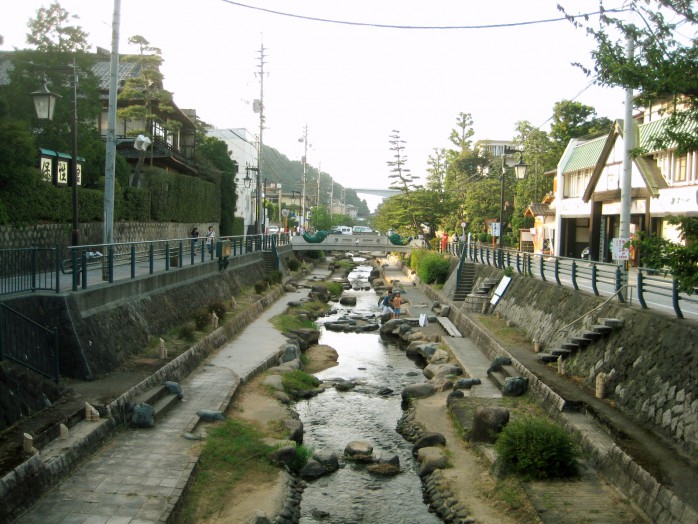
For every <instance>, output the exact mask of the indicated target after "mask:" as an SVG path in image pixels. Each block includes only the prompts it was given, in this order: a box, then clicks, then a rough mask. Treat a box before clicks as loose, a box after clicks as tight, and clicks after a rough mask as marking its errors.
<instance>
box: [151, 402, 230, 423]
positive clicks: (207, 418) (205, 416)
mask: <svg viewBox="0 0 698 524" xmlns="http://www.w3.org/2000/svg"><path fill="white" fill-rule="evenodd" d="M147 405H148V404H139V406H147ZM196 414H197V415H199V419H201V420H203V421H204V422H216V421H220V420H225V415H223V412H222V411H215V410H212V409H201V410H199V411H197V412H196Z"/></svg>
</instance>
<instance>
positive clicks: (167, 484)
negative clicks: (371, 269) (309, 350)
mask: <svg viewBox="0 0 698 524" xmlns="http://www.w3.org/2000/svg"><path fill="white" fill-rule="evenodd" d="M313 275H322V276H324V275H325V272H318V271H316V272H314V273H312V274H311V275H310V276H311V277H312V276H313ZM306 294H307V290H304V289H301V290H300V291H297V292H296V293H286V294H285V295H282V296H281V298H280V299H279V300H277V301H276V302H275V303H274V304H272V305H271V306H270V307H269V308H268V309H267V310H265V311H264V312H263V313H262V314H261V315H260V317H259V318H258V319H256V320H255V321H254V322H253V323H251V324H250V325H248V326H247V327H246V328H245V329H244V330H243V331H242V332H241V333H240V334H239V335H238V336H237V337H235V338H234V339H233V340H231V341H229V342H228V343H227V344H226V345H225V346H223V347H222V348H221V349H220V350H218V351H217V352H216V353H215V354H214V355H212V356H211V357H209V358H208V359H207V360H206V361H205V362H204V363H203V364H202V365H201V366H199V367H198V368H197V369H196V370H195V371H194V372H193V373H192V374H191V375H189V376H188V377H187V378H186V379H185V380H184V381H182V382H181V383H180V385H181V387H182V390H183V392H184V400H183V401H182V403H181V404H180V405H178V406H177V407H175V408H174V409H173V410H172V411H171V412H170V413H169V414H167V415H166V417H165V418H164V419H163V420H162V421H161V422H159V423H158V424H157V425H156V426H155V427H154V428H151V429H127V430H124V431H120V432H119V433H118V434H117V435H116V436H115V437H114V438H112V439H111V440H109V441H108V442H107V443H106V445H104V446H103V447H102V448H101V449H100V450H99V451H97V452H96V453H95V454H94V455H92V456H91V457H90V458H89V459H88V460H86V461H85V462H84V463H83V464H82V465H81V466H80V467H79V468H78V469H76V470H75V471H74V472H73V473H72V474H71V475H70V476H69V477H68V478H67V479H65V480H64V481H62V482H61V483H60V485H58V486H57V487H55V488H53V489H52V490H50V491H49V492H48V493H47V494H46V495H45V496H44V497H42V498H41V499H40V500H39V502H37V503H36V504H35V505H34V506H33V507H32V508H31V509H30V510H28V511H27V512H25V513H24V514H23V515H22V516H21V517H20V518H19V519H17V521H16V522H18V523H22V524H27V523H37V524H39V523H40V524H53V523H56V524H58V523H68V522H70V523H83V522H85V523H86V522H89V523H109V524H118V523H124V524H125V523H132V524H133V523H147V522H166V521H167V520H168V518H169V517H170V515H171V514H172V511H173V510H174V508H175V506H176V504H177V503H178V502H179V499H180V497H181V496H182V492H183V490H184V487H185V486H186V484H187V482H188V480H189V477H190V475H191V472H192V469H193V468H194V465H195V464H196V462H197V460H198V456H199V453H200V448H201V442H200V441H196V440H188V439H185V438H184V436H183V435H184V434H185V433H187V432H192V431H194V426H195V425H196V422H197V421H198V416H197V415H196V412H197V411H199V410H203V409H206V410H221V411H224V410H225V409H226V407H227V406H228V404H229V403H230V401H231V399H232V398H233V396H234V395H235V392H236V390H237V388H238V387H239V386H240V384H241V382H244V381H246V379H248V378H249V377H251V376H252V375H254V374H255V372H256V371H257V370H259V369H260V368H261V367H263V366H265V365H266V364H267V363H268V362H270V361H274V360H275V358H276V357H277V356H278V354H279V347H280V346H281V344H282V343H283V342H284V341H285V340H286V339H285V337H284V336H282V335H281V333H279V332H278V331H277V330H276V328H274V327H273V325H272V324H271V322H270V321H269V320H270V319H271V318H272V317H273V316H275V315H278V314H280V313H282V312H284V311H285V310H286V308H287V302H289V301H291V300H299V299H300V298H302V297H303V296H305V295H306Z"/></svg>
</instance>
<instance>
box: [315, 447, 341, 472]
mask: <svg viewBox="0 0 698 524" xmlns="http://www.w3.org/2000/svg"><path fill="white" fill-rule="evenodd" d="M313 459H315V460H317V461H318V462H319V463H320V464H322V467H323V468H325V471H337V470H338V469H339V457H337V454H336V453H333V452H331V451H317V452H315V453H314V454H313Z"/></svg>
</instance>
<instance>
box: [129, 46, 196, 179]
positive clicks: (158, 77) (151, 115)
mask: <svg viewBox="0 0 698 524" xmlns="http://www.w3.org/2000/svg"><path fill="white" fill-rule="evenodd" d="M128 42H129V44H132V45H136V46H137V47H138V54H137V55H126V56H124V57H123V59H122V61H123V62H134V63H136V64H137V65H138V71H139V74H138V75H134V76H130V77H129V78H128V79H127V80H126V82H125V83H124V86H123V88H122V89H121V91H120V92H119V96H118V100H119V101H120V102H121V103H122V104H126V105H125V107H122V108H121V109H118V110H117V116H118V117H119V118H121V119H123V120H126V121H127V122H128V123H129V124H130V125H131V126H133V127H130V128H129V129H128V130H127V134H129V135H131V136H136V135H140V134H143V135H146V136H149V137H150V138H152V139H156V138H160V139H161V140H166V139H167V133H173V132H175V131H176V130H177V129H179V128H180V127H181V125H182V124H181V122H179V121H177V120H174V119H172V120H169V119H168V118H167V115H170V114H173V113H174V107H173V105H172V104H173V102H172V93H171V92H169V91H167V90H166V89H164V88H163V85H162V81H163V78H164V76H163V74H162V72H161V71H160V66H162V63H163V58H162V51H161V50H160V49H159V48H157V47H154V46H152V45H150V42H149V41H148V40H147V39H145V38H144V37H142V36H140V35H136V36H132V37H130V38H129V39H128ZM155 121H158V122H159V124H160V125H159V126H158V127H161V129H158V131H156V130H155V126H154V125H153V124H154V122H155ZM151 154H152V149H151ZM142 160H143V158H141V161H139V165H140V163H142ZM151 165H152V157H151ZM137 173H138V168H136V176H134V178H133V185H134V186H135V187H138V183H139V180H138V176H137Z"/></svg>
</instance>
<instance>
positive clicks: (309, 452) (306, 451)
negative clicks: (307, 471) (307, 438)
mask: <svg viewBox="0 0 698 524" xmlns="http://www.w3.org/2000/svg"><path fill="white" fill-rule="evenodd" d="M311 458H313V448H310V447H308V446H304V445H303V444H300V445H298V446H296V455H295V456H294V457H293V461H292V462H291V464H290V466H289V467H290V468H291V471H293V472H295V473H298V472H299V471H300V470H301V469H303V467H305V465H306V464H307V463H308V460H310V459H311Z"/></svg>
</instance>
